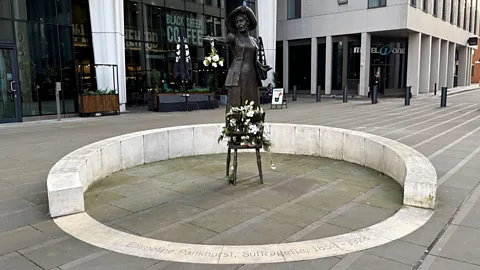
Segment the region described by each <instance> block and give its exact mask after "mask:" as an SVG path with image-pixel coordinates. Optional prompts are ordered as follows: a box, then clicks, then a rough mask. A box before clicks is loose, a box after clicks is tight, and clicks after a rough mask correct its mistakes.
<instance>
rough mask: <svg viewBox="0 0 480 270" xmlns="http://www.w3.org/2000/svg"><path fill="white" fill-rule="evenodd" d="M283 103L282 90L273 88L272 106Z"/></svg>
mask: <svg viewBox="0 0 480 270" xmlns="http://www.w3.org/2000/svg"><path fill="white" fill-rule="evenodd" d="M282 103H283V88H275V89H273V93H272V105H282Z"/></svg>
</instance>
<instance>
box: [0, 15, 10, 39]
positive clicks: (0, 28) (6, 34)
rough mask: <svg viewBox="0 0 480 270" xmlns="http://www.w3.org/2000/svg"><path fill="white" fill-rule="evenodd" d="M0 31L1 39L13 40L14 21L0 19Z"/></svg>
mask: <svg viewBox="0 0 480 270" xmlns="http://www.w3.org/2000/svg"><path fill="white" fill-rule="evenodd" d="M0 33H1V34H0V41H6V42H13V27H12V22H11V21H4V20H0Z"/></svg>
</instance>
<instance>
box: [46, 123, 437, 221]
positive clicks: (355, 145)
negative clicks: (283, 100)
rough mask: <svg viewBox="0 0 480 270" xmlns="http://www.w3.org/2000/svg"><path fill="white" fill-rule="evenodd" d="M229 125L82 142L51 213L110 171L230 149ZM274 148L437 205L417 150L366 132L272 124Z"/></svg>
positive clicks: (60, 166) (52, 197)
mask: <svg viewBox="0 0 480 270" xmlns="http://www.w3.org/2000/svg"><path fill="white" fill-rule="evenodd" d="M222 126H223V124H206V125H195V126H180V127H170V128H162V129H155V130H147V131H141V132H136V133H131V134H127V135H123V136H118V137H114V138H110V139H106V140H103V141H100V142H96V143H93V144H90V145H87V146H85V147H82V148H80V149H78V150H76V151H74V152H72V153H70V154H68V155H67V156H65V157H64V158H62V159H61V160H60V161H58V162H57V163H56V164H55V165H54V166H53V168H52V169H51V170H50V172H49V174H48V179H47V190H48V201H49V207H50V215H51V217H53V218H54V217H59V216H65V215H70V214H75V213H80V212H84V209H85V208H84V198H83V193H84V192H85V191H86V190H87V189H88V187H89V186H91V185H92V184H94V183H96V182H97V181H100V180H101V179H103V178H105V177H106V176H108V175H110V174H112V173H114V172H117V171H120V170H123V169H127V168H131V167H135V166H138V165H142V164H145V163H152V162H157V161H161V160H166V159H170V158H178V157H183V156H194V155H205V154H219V153H226V150H227V147H226V144H225V143H221V144H218V143H217V138H218V135H219V134H220V132H221V130H222ZM266 131H267V132H268V133H269V134H270V136H271V140H272V142H273V144H274V145H273V147H272V152H274V153H284V154H295V155H312V156H322V157H327V158H332V159H338V160H345V161H348V162H352V163H356V164H359V165H364V166H366V167H370V168H372V169H374V170H377V171H380V172H383V173H385V174H386V175H388V176H390V177H392V178H393V179H395V181H397V182H398V183H399V184H400V185H401V186H402V187H403V188H404V199H403V203H404V205H406V206H414V207H421V208H427V209H433V208H434V206H435V198H436V188H437V186H436V185H437V175H436V172H435V168H434V167H433V165H432V164H431V163H430V161H429V160H428V159H427V158H425V157H424V156H423V155H421V154H420V153H418V152H417V151H415V150H414V149H412V148H410V147H407V146H405V145H403V144H401V143H398V142H395V141H393V140H390V139H386V138H382V137H379V136H376V135H371V134H367V133H363V132H357V131H351V130H345V129H338V128H331V127H324V126H309V125H294V124H266ZM247 151H248V150H247Z"/></svg>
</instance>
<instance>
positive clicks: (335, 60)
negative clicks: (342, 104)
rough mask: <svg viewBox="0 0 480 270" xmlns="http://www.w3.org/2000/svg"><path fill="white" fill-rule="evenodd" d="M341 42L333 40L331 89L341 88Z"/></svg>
mask: <svg viewBox="0 0 480 270" xmlns="http://www.w3.org/2000/svg"><path fill="white" fill-rule="evenodd" d="M342 72H343V42H341V41H340V42H333V56H332V89H334V90H341V89H342V83H343V82H342Z"/></svg>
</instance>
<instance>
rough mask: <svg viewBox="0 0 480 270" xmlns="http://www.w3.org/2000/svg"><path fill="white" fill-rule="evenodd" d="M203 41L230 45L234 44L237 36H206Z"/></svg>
mask: <svg viewBox="0 0 480 270" xmlns="http://www.w3.org/2000/svg"><path fill="white" fill-rule="evenodd" d="M202 39H203V40H206V41H214V42H216V43H219V44H224V45H229V44H230V43H232V42H233V40H234V39H235V36H234V35H233V34H232V33H230V34H228V35H227V37H211V36H205V37H202Z"/></svg>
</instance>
